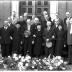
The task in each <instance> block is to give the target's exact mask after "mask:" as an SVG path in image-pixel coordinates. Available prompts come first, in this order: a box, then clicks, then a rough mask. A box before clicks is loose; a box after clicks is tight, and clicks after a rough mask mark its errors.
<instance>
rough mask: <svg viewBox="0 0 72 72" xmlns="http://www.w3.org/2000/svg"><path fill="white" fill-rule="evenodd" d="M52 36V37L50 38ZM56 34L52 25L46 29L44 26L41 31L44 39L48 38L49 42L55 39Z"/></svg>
mask: <svg viewBox="0 0 72 72" xmlns="http://www.w3.org/2000/svg"><path fill="white" fill-rule="evenodd" d="M52 36H54V38H52ZM55 37H56V34H55V29H54V27H51V28H50V30H49V31H48V30H47V29H46V28H45V29H44V32H43V38H44V40H45V41H46V39H49V42H52V41H53V40H55Z"/></svg>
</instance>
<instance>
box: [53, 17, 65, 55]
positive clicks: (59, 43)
mask: <svg viewBox="0 0 72 72" xmlns="http://www.w3.org/2000/svg"><path fill="white" fill-rule="evenodd" d="M53 24H54V26H55V31H56V43H55V55H56V56H62V49H63V47H64V39H63V38H64V25H63V21H62V20H61V19H60V18H59V17H58V16H57V18H56V19H55V20H54V21H53Z"/></svg>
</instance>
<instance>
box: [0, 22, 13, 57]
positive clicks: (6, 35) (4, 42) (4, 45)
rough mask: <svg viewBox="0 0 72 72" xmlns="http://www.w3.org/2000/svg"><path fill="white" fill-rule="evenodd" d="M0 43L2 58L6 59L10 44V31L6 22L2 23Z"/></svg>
mask: <svg viewBox="0 0 72 72" xmlns="http://www.w3.org/2000/svg"><path fill="white" fill-rule="evenodd" d="M0 37H1V39H0V43H1V50H2V56H3V57H7V56H9V55H10V53H9V51H10V43H11V39H12V34H11V29H10V27H8V21H4V26H3V27H2V28H1V29H0Z"/></svg>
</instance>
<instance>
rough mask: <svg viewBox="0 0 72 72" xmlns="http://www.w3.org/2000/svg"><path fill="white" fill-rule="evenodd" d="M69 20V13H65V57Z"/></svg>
mask: <svg viewBox="0 0 72 72" xmlns="http://www.w3.org/2000/svg"><path fill="white" fill-rule="evenodd" d="M70 19H71V17H70V13H69V12H66V18H64V50H65V51H66V57H68V45H67V27H68V24H69V20H70Z"/></svg>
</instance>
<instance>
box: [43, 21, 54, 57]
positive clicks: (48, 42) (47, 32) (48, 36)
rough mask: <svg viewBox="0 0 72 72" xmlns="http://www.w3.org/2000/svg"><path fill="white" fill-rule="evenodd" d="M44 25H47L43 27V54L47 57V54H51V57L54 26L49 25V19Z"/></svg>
mask: <svg viewBox="0 0 72 72" xmlns="http://www.w3.org/2000/svg"><path fill="white" fill-rule="evenodd" d="M46 25H47V27H46V28H45V29H44V32H43V38H44V42H45V48H44V50H45V56H46V57H48V55H50V54H51V57H52V56H53V52H54V42H55V30H54V27H51V22H50V21H47V24H46Z"/></svg>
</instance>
